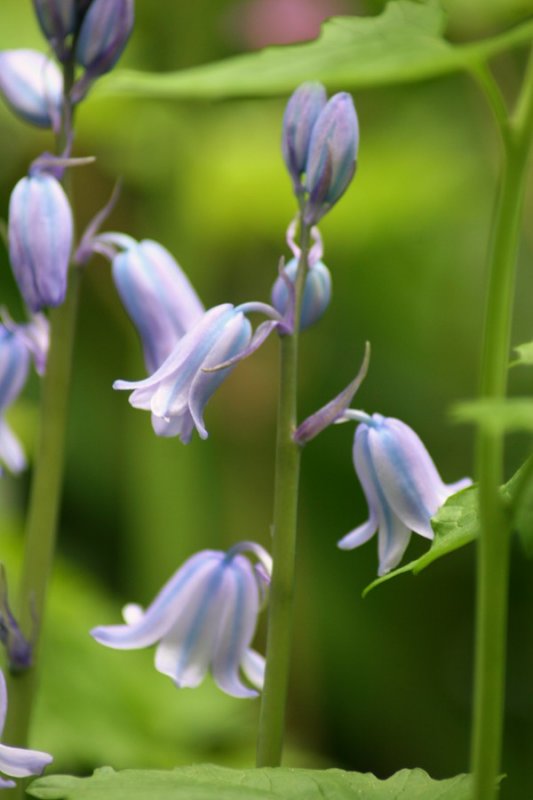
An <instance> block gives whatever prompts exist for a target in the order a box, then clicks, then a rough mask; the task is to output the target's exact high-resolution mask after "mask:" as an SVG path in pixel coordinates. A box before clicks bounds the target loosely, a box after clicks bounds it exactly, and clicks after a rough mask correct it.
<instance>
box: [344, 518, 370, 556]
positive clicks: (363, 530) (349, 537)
mask: <svg viewBox="0 0 533 800" xmlns="http://www.w3.org/2000/svg"><path fill="white" fill-rule="evenodd" d="M377 529H378V523H377V520H376V519H374V518H373V517H371V518H370V519H368V520H367V521H366V522H363V524H362V525H359V527H358V528H355V529H354V530H353V531H350V533H347V534H346V536H343V537H342V539H340V540H339V541H338V542H337V547H340V549H341V550H353V549H354V547H359V545H360V544H364V543H365V542H368V540H369V539H371V538H372V537H373V535H374V534H375V532H376V531H377Z"/></svg>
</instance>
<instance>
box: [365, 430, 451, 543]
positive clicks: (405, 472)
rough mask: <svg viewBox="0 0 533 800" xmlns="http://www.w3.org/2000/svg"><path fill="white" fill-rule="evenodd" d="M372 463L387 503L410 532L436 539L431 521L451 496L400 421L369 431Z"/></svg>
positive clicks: (420, 448)
mask: <svg viewBox="0 0 533 800" xmlns="http://www.w3.org/2000/svg"><path fill="white" fill-rule="evenodd" d="M369 447H370V452H371V454H372V460H373V463H374V466H375V469H376V473H377V476H378V479H379V482H380V484H381V486H382V487H383V492H384V494H385V497H386V498H387V501H388V503H389V504H390V505H391V506H392V508H393V509H394V511H395V512H396V514H397V515H398V516H399V517H400V519H401V520H402V522H403V523H404V525H405V526H406V527H407V528H409V530H412V531H415V533H418V534H420V535H421V536H424V537H426V538H428V539H433V530H432V528H431V524H430V519H431V517H432V516H433V515H434V514H435V513H436V512H437V510H438V509H439V508H440V506H441V505H442V503H443V502H444V500H445V499H446V497H447V495H448V490H447V488H446V486H445V485H444V483H443V482H442V480H441V478H440V475H439V473H438V472H437V469H436V467H435V464H434V463H433V461H432V459H431V457H430V455H429V453H428V451H427V450H426V448H425V447H424V445H423V444H422V442H421V440H420V438H419V437H418V436H417V434H416V433H415V432H414V431H413V430H412V429H411V428H410V427H409V426H407V425H405V424H404V423H403V422H400V420H397V419H392V418H386V419H385V420H384V421H383V422H382V423H381V424H379V425H378V426H377V427H376V428H374V427H372V428H371V429H370V436H369Z"/></svg>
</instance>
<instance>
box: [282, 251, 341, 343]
mask: <svg viewBox="0 0 533 800" xmlns="http://www.w3.org/2000/svg"><path fill="white" fill-rule="evenodd" d="M297 272H298V260H297V259H296V258H293V259H291V260H290V261H289V263H288V264H287V266H286V267H284V268H283V273H282V274H281V275H278V277H277V278H276V281H275V282H274V285H273V287H272V305H273V306H274V308H275V309H276V311H278V312H279V313H280V314H281V315H282V316H285V315H286V313H287V311H288V309H289V304H290V302H291V296H290V291H289V288H290V287H289V285H288V284H289V282H290V283H292V284H294V283H295V281H296V273H297ZM330 300H331V274H330V271H329V269H328V268H327V267H326V265H325V264H324V263H323V262H322V261H317V262H316V263H315V264H313V265H312V266H310V267H309V269H308V270H307V273H306V276H305V285H304V291H303V296H302V306H301V313H300V328H301V330H304V329H305V328H309V327H310V326H311V325H313V324H314V323H315V322H318V320H319V319H320V317H321V316H322V315H323V314H324V312H325V311H326V309H327V307H328V306H329V303H330Z"/></svg>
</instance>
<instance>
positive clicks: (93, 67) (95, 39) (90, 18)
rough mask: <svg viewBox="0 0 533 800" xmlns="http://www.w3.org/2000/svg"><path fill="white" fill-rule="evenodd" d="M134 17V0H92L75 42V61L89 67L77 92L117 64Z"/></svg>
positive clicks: (86, 67)
mask: <svg viewBox="0 0 533 800" xmlns="http://www.w3.org/2000/svg"><path fill="white" fill-rule="evenodd" d="M133 21H134V11H133V0H93V2H92V3H91V5H90V6H89V10H88V11H87V13H86V15H85V17H84V19H83V22H82V25H81V29H80V34H79V37H78V41H77V43H76V52H75V55H76V61H77V62H78V63H79V64H81V65H82V66H83V67H85V69H86V70H87V73H86V75H85V76H84V77H83V78H82V79H81V82H80V86H79V87H78V92H79V91H80V88H81V89H82V90H83V89H86V88H88V85H89V84H90V82H91V81H92V80H94V79H95V78H97V77H98V76H99V75H103V74H104V73H106V72H109V70H110V69H112V68H113V67H114V65H115V64H116V62H117V61H118V59H119V58H120V56H121V54H122V51H123V50H124V48H125V46H126V43H127V41H128V39H129V37H130V34H131V31H132V29H133ZM75 96H76V93H75Z"/></svg>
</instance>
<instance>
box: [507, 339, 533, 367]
mask: <svg viewBox="0 0 533 800" xmlns="http://www.w3.org/2000/svg"><path fill="white" fill-rule="evenodd" d="M514 351H515V353H516V354H517V358H516V359H515V360H514V361H511V363H510V364H509V366H510V367H518V366H521V365H524V366H531V365H533V342H527V344H519V345H518V346H517V347H515V348H514Z"/></svg>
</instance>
